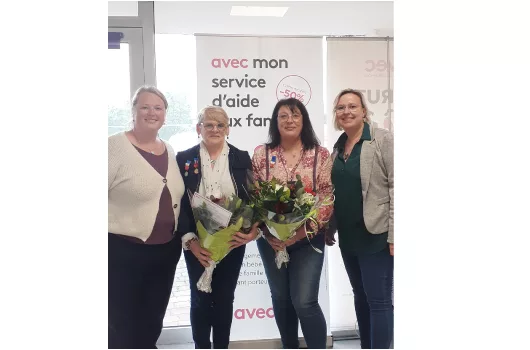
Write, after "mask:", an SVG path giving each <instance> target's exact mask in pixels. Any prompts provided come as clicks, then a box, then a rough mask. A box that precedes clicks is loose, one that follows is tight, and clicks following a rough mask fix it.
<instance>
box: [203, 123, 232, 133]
mask: <svg viewBox="0 0 530 350" xmlns="http://www.w3.org/2000/svg"><path fill="white" fill-rule="evenodd" d="M201 125H202V126H203V127H204V128H205V129H206V130H207V131H213V129H214V128H215V127H217V130H219V131H224V129H225V128H226V124H224V123H219V124H213V123H206V124H204V123H201Z"/></svg>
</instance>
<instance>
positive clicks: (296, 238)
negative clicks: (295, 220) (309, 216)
mask: <svg viewBox="0 0 530 350" xmlns="http://www.w3.org/2000/svg"><path fill="white" fill-rule="evenodd" d="M304 237H306V228H305V224H304V225H302V226H300V227H299V228H298V229H297V230H296V234H295V235H294V236H293V237H291V238H289V239H288V240H286V241H285V246H286V247H288V246H290V245H292V244H295V243H296V242H298V241H299V240H301V239H303V238H304Z"/></svg>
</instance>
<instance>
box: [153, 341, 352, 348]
mask: <svg viewBox="0 0 530 350" xmlns="http://www.w3.org/2000/svg"><path fill="white" fill-rule="evenodd" d="M158 348H159V349H193V348H194V346H193V343H188V344H178V345H176V344H175V345H158ZM360 348H361V343H360V341H359V340H358V339H353V340H339V341H335V342H333V349H360Z"/></svg>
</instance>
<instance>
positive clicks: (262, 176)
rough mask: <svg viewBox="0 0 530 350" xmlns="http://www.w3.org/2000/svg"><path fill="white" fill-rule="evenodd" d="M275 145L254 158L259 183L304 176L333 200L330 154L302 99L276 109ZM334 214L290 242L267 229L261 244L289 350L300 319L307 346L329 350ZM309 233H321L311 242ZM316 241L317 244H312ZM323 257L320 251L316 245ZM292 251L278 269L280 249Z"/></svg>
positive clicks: (272, 139) (272, 138)
mask: <svg viewBox="0 0 530 350" xmlns="http://www.w3.org/2000/svg"><path fill="white" fill-rule="evenodd" d="M269 141H270V142H269V143H267V144H266V145H260V146H258V147H257V148H256V149H255V151H254V155H253V157H252V165H253V170H254V176H255V177H256V178H257V179H259V180H271V179H272V178H273V177H275V178H276V179H278V180H280V181H282V182H285V183H287V182H290V181H296V175H300V176H301V177H302V182H303V183H304V185H306V187H308V186H309V187H311V188H312V189H313V191H315V192H316V193H317V195H319V196H331V195H332V192H333V190H332V185H331V159H330V157H329V152H328V150H327V149H325V148H324V147H320V145H319V141H318V139H317V137H316V135H315V132H314V130H313V127H312V126H311V121H310V120H309V114H308V113H307V110H306V108H305V106H304V105H303V104H302V103H301V102H300V101H298V100H297V99H293V98H290V99H286V100H281V101H279V102H278V103H277V104H276V107H274V111H273V112H272V118H271V124H270V127H269ZM332 212H333V208H332V206H327V207H324V208H323V209H322V210H320V212H319V214H318V218H317V223H318V226H317V224H315V223H313V222H311V223H310V222H308V223H307V225H304V226H302V227H300V228H299V229H298V230H297V231H296V235H295V236H294V237H292V238H290V239H289V240H287V241H285V242H281V241H280V240H278V239H276V238H275V237H273V236H272V235H271V234H270V233H269V232H268V231H267V229H266V228H264V235H263V237H262V238H261V239H259V240H258V241H257V244H258V249H259V251H260V254H261V258H262V260H263V265H264V267H265V273H266V275H267V279H268V280H269V286H270V289H271V295H272V305H273V309H274V315H275V319H276V324H277V325H278V329H279V331H280V335H281V339H282V344H283V348H285V349H296V348H298V347H299V344H298V320H300V324H301V328H302V332H303V334H304V338H305V341H306V343H307V347H308V348H310V349H325V348H326V320H325V318H324V314H323V313H322V309H321V308H320V305H319V304H318V290H319V284H320V275H321V273H322V265H323V263H324V253H323V252H324V245H325V242H324V234H323V233H322V232H321V231H323V228H324V225H325V224H326V223H327V222H328V221H329V219H330V216H331V214H332ZM306 230H310V231H313V232H315V233H316V232H317V231H319V233H317V234H316V235H314V237H313V238H312V239H311V242H309V240H308V239H307V238H306ZM310 243H311V244H310ZM312 246H314V247H315V248H318V249H320V250H321V251H322V253H319V252H316V251H315V250H314V249H313V247H312ZM284 248H287V252H288V253H289V263H288V264H287V267H285V265H284V266H283V267H282V268H281V269H278V268H277V266H276V263H275V261H274V258H275V256H276V252H277V251H281V250H283V249H284Z"/></svg>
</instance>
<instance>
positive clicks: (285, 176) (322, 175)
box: [252, 145, 333, 231]
mask: <svg viewBox="0 0 530 350" xmlns="http://www.w3.org/2000/svg"><path fill="white" fill-rule="evenodd" d="M265 147H266V146H265V145H260V146H258V147H256V149H255V150H254V155H253V156H252V168H253V171H254V176H255V177H256V179H258V180H261V181H264V180H271V179H272V178H273V177H275V178H276V179H278V180H280V181H281V182H284V183H286V182H288V181H296V175H300V177H301V178H302V182H303V184H304V186H306V187H311V188H313V165H314V160H315V151H316V150H317V148H316V147H315V148H313V149H310V150H306V151H305V152H304V154H303V156H302V159H301V161H300V162H299V163H298V166H295V167H293V168H286V166H284V164H285V162H282V159H283V158H282V156H283V152H282V151H281V149H280V147H281V146H278V147H275V148H272V149H269V157H268V158H269V159H265V156H266V150H265ZM267 162H268V163H269V178H268V179H266V173H267V170H266V169H267V168H266V167H267ZM332 165H333V164H332V162H331V157H330V155H329V151H328V150H327V149H326V148H324V147H322V146H319V147H318V155H317V167H316V186H315V188H316V193H317V194H318V195H320V196H325V197H329V196H332V194H333V186H332V184H331V167H332ZM331 214H333V205H328V206H324V207H322V208H321V209H320V210H319V213H318V217H317V222H318V226H319V227H318V228H319V229H321V228H322V227H323V226H324V225H325V224H326V223H327V222H328V221H329V219H330V217H331ZM310 225H311V229H312V230H313V231H317V228H316V227H314V223H313V222H312V221H311V222H310Z"/></svg>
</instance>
